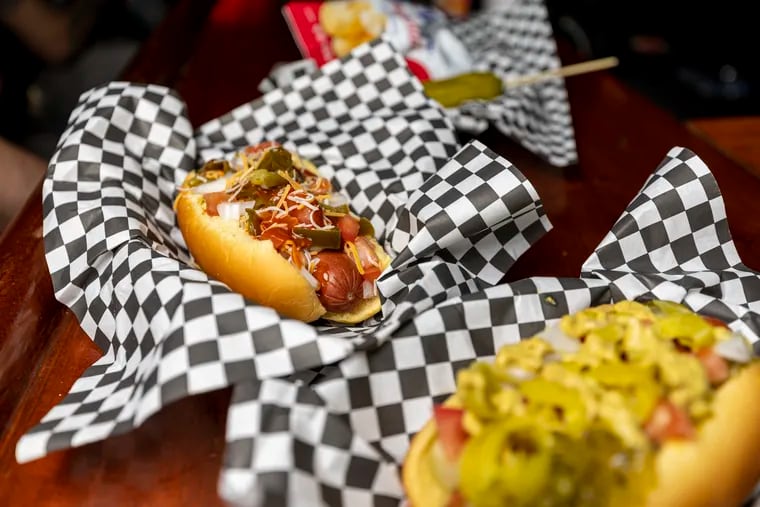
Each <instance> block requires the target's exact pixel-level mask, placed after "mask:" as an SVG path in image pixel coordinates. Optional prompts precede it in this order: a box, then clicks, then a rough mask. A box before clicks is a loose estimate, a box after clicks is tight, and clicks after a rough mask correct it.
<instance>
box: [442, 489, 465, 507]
mask: <svg viewBox="0 0 760 507" xmlns="http://www.w3.org/2000/svg"><path fill="white" fill-rule="evenodd" d="M465 505H466V503H465V500H464V496H462V493H460V492H459V490H458V489H455V490H454V491H452V492H451V496H450V497H449V503H447V504H446V507H464V506H465Z"/></svg>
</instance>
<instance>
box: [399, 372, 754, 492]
mask: <svg viewBox="0 0 760 507" xmlns="http://www.w3.org/2000/svg"><path fill="white" fill-rule="evenodd" d="M758 392H760V362H758V361H756V360H755V361H753V362H751V363H749V364H747V365H742V367H741V368H740V369H739V370H738V371H737V372H736V373H735V374H734V375H733V376H732V377H731V378H729V379H728V380H727V381H725V382H724V383H723V384H721V385H720V386H718V387H717V388H716V389H715V393H714V397H713V398H712V403H711V408H712V416H710V417H709V418H708V419H707V420H705V421H704V422H703V423H702V424H701V425H699V427H698V428H697V430H696V434H695V435H694V437H693V438H690V439H672V440H667V441H665V442H664V443H663V444H662V445H661V446H660V447H659V448H657V449H656V451H655V455H654V464H653V467H652V468H653V470H654V473H655V479H654V483H653V485H651V486H647V487H643V488H642V487H640V486H635V485H634V486H632V487H638V488H639V489H638V490H631V489H629V490H628V492H627V493H626V494H621V495H613V497H612V498H611V499H610V500H609V502H608V503H607V504H606V505H608V506H609V507H613V506H619V505H625V506H629V507H738V506H739V505H741V503H742V501H743V500H745V499H746V498H747V496H748V495H749V494H750V493H751V491H752V489H753V487H754V486H755V485H756V484H757V482H758V480H759V479H760V403H758V400H757V393H758ZM444 406H448V407H456V408H460V407H462V402H461V400H460V399H459V398H458V397H457V395H456V394H455V395H452V396H451V397H450V398H449V399H448V400H447V401H446V402H445V403H444ZM438 436H439V430H438V427H437V424H436V421H435V419H431V420H430V421H428V423H426V424H425V426H424V427H423V428H422V429H421V430H420V431H419V432H418V433H417V434H416V435H415V436H414V438H413V439H412V442H411V445H410V448H409V450H408V453H407V455H406V458H405V460H404V464H403V467H402V480H403V484H404V488H405V491H406V494H407V496H408V498H409V500H410V504H411V505H412V506H413V507H422V506H425V507H453V506H456V507H463V506H466V505H469V503H467V502H466V500H464V499H463V498H462V497H457V498H455V497H454V496H453V495H454V493H453V490H452V488H451V486H450V485H447V484H444V482H445V480H442V479H441V477H442V474H441V473H440V472H439V471H438V470H439V468H438V466H439V465H438V463H440V458H439V457H436V446H437V445H439V443H438ZM439 451H440V449H439ZM437 460H438V461H437ZM631 498H638V499H637V500H631ZM520 505H527V504H522V503H521V504H520ZM530 505H533V504H530ZM536 505H541V506H544V505H551V504H550V503H539V502H536ZM562 505H566V504H562ZM504 507H510V505H508V504H504Z"/></svg>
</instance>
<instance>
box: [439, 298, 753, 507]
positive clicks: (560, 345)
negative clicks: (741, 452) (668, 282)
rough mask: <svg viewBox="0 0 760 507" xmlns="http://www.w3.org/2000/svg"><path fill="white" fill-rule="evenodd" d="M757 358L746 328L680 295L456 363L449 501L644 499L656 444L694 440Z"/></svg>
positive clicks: (602, 310)
mask: <svg viewBox="0 0 760 507" xmlns="http://www.w3.org/2000/svg"><path fill="white" fill-rule="evenodd" d="M751 359H752V351H751V348H750V346H749V344H748V342H747V341H746V340H745V339H744V337H742V336H740V335H738V334H736V333H733V332H732V331H731V330H730V329H728V328H727V327H726V326H725V325H724V324H723V323H721V322H719V321H716V320H714V319H710V318H704V317H701V316H699V315H697V314H695V313H693V312H691V311H690V310H689V309H687V308H686V307H683V306H681V305H678V304H675V303H669V302H665V301H652V302H649V303H647V304H640V303H636V302H630V301H625V302H620V303H617V304H614V305H603V306H598V307H594V308H589V309H587V310H584V311H581V312H579V313H577V314H574V315H569V316H566V317H564V318H563V319H561V321H560V322H559V324H558V325H557V326H554V327H551V328H548V329H546V330H544V331H543V332H541V333H539V334H538V335H536V336H534V337H533V338H531V339H528V340H523V341H521V342H519V343H517V344H512V345H506V346H504V347H502V348H501V349H500V350H499V351H498V353H497V355H496V359H495V362H494V363H485V362H476V363H474V364H472V365H471V366H470V367H469V368H467V369H465V370H462V371H460V372H459V375H458V378H457V391H456V399H457V400H458V402H459V406H451V407H450V406H439V407H436V410H435V421H436V426H437V429H438V439H437V441H436V445H435V447H434V448H433V453H432V458H431V459H432V460H433V469H434V471H435V473H436V476H437V477H438V479H439V480H440V482H441V483H442V484H444V485H446V486H447V487H448V488H449V489H450V490H451V491H452V499H453V500H452V502H453V503H452V505H465V504H466V505H472V506H474V507H489V506H500V505H509V506H511V507H521V506H526V507H527V506H544V505H545V506H564V505H584V506H601V505H639V504H640V503H641V502H639V501H636V498H635V497H636V495H642V494H645V492H646V491H647V490H648V488H649V487H650V486H651V485H652V484H653V481H654V480H655V477H654V468H653V462H654V456H655V452H656V450H657V449H658V448H659V447H660V446H662V445H663V444H664V443H665V442H667V441H669V440H673V439H693V438H695V436H696V428H698V427H699V425H700V424H701V423H702V422H704V421H705V420H706V419H708V418H709V417H710V415H711V407H712V403H711V402H712V398H713V397H714V394H715V388H716V387H717V386H719V385H720V384H722V383H724V382H726V381H727V380H728V379H730V378H731V377H732V376H733V375H734V374H735V373H736V371H737V369H738V368H739V367H740V366H741V364H742V363H747V362H749V361H751Z"/></svg>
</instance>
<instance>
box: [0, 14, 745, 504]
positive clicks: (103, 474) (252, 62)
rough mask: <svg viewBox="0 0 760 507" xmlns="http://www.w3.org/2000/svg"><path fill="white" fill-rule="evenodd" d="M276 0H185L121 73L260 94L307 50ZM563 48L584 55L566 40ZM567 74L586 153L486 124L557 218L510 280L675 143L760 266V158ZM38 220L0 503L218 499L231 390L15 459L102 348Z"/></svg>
mask: <svg viewBox="0 0 760 507" xmlns="http://www.w3.org/2000/svg"><path fill="white" fill-rule="evenodd" d="M280 4H281V2H279V1H275V0H271V1H264V0H260V1H255V2H251V1H248V0H219V1H218V2H216V3H214V2H212V1H211V0H204V1H195V0H180V1H178V2H177V3H176V4H175V7H174V8H173V11H172V12H171V13H170V15H169V16H168V17H167V19H166V20H165V22H164V23H163V25H161V27H159V29H158V30H157V31H156V33H155V34H154V35H153V36H152V38H151V39H150V40H148V41H147V42H146V43H145V45H144V47H143V49H142V51H141V52H140V53H139V55H138V56H137V58H136V59H135V60H134V62H133V63H132V65H131V66H130V67H129V68H128V69H127V71H126V72H125V74H124V76H123V77H124V79H128V80H133V81H139V82H152V83H159V84H164V85H169V86H172V87H174V88H175V89H176V90H177V91H178V92H179V93H180V94H181V96H182V97H183V98H184V99H185V101H186V102H187V104H188V110H189V114H190V117H191V120H192V122H193V124H194V125H199V124H200V123H202V122H204V121H206V120H209V119H211V118H214V117H216V116H218V115H220V114H222V113H224V112H226V111H228V110H229V109H231V108H233V107H235V106H237V105H239V104H241V103H243V102H246V101H248V100H251V99H253V98H255V97H256V96H258V95H259V93H258V91H257V84H258V82H259V81H260V80H261V78H263V77H264V76H265V75H266V74H267V73H268V72H269V70H270V69H271V67H272V65H273V64H274V63H276V62H286V61H292V60H295V59H298V58H300V55H299V53H298V50H297V48H296V46H295V44H294V42H293V40H292V38H291V36H290V33H289V31H288V30H287V27H286V24H285V22H284V20H283V17H282V15H281V13H280ZM562 47H564V46H562ZM561 57H562V59H563V63H573V62H574V61H575V58H574V55H573V54H572V52H571V51H569V50H567V49H563V50H562V52H561ZM231 69H234V72H230V70H231ZM567 87H568V92H569V96H570V102H571V109H572V115H573V122H574V127H575V130H576V137H577V144H578V151H579V163H578V164H577V165H574V166H571V167H567V168H557V167H553V166H551V165H549V164H548V163H546V162H544V161H542V160H541V159H539V158H538V157H536V156H535V155H533V154H531V153H529V152H528V151H526V150H524V149H523V148H521V147H520V146H519V145H518V144H516V143H515V142H513V141H510V140H509V139H506V138H505V137H504V136H503V135H502V134H500V133H499V132H498V131H495V130H489V131H487V132H485V133H484V134H482V135H480V136H479V139H480V140H481V141H483V142H484V143H485V144H486V145H488V146H489V147H491V148H492V149H494V150H495V151H497V152H499V153H500V154H501V155H503V156H505V157H506V158H507V159H508V160H510V161H511V162H512V163H513V164H514V165H516V166H517V167H518V168H519V169H520V170H521V171H522V172H523V173H524V174H525V175H526V176H527V177H528V178H529V179H530V180H531V182H532V183H533V185H534V186H535V187H536V189H537V190H538V193H539V194H540V196H541V198H542V199H543V202H544V205H545V208H546V211H547V214H548V216H549V218H550V220H551V221H552V223H553V225H554V229H553V230H552V231H551V232H549V233H548V234H547V235H546V236H545V237H544V238H542V239H541V240H539V241H538V243H537V244H536V245H535V246H534V247H533V248H531V249H530V250H529V251H528V252H527V253H526V254H525V255H524V256H523V257H522V258H521V259H520V260H519V261H518V262H517V264H516V265H515V266H514V267H513V269H512V270H511V272H510V273H509V278H510V279H512V280H514V279H519V278H523V277H526V276H534V275H549V276H577V275H578V274H579V271H580V267H581V264H582V263H583V261H584V260H585V259H586V258H587V257H588V255H589V254H590V253H591V252H592V251H593V250H594V248H595V247H596V245H597V244H598V243H599V242H600V240H601V239H602V237H603V236H604V235H605V233H606V232H607V231H608V230H609V229H610V227H611V226H612V224H613V223H614V222H615V220H616V219H617V218H618V216H619V215H620V214H621V212H622V211H623V209H624V208H625V206H626V204H627V203H628V202H629V201H630V200H631V198H632V197H633V196H634V195H635V194H636V193H637V192H638V190H639V189H640V188H641V186H642V185H643V183H644V181H645V180H646V178H647V177H648V176H649V174H650V173H651V172H652V171H653V170H654V169H655V168H656V166H657V165H658V164H659V162H660V161H661V160H662V159H663V157H664V156H665V154H666V153H667V151H668V150H669V149H670V148H671V147H673V146H684V147H687V148H689V149H691V150H692V151H694V152H696V153H697V155H699V156H700V157H701V158H702V159H703V160H704V161H705V162H706V163H707V165H708V166H709V167H710V169H711V170H712V171H713V173H714V174H715V176H716V178H717V180H718V184H719V185H720V188H721V190H722V191H723V194H724V197H725V200H726V207H727V213H728V221H729V225H730V229H731V232H732V234H733V236H734V239H735V242H736V246H737V248H738V251H739V254H740V256H741V257H742V258H743V259H744V261H745V263H746V264H747V265H749V266H750V267H755V268H758V267H760V262H758V258H759V256H760V221H759V220H757V218H756V217H757V216H759V215H760V199H758V196H760V179H758V174H760V173H758V172H753V171H751V170H750V169H748V167H749V166H750V165H751V164H753V163H754V164H758V161H757V160H754V161H750V162H749V163H745V162H746V161H743V160H738V159H736V157H732V156H730V153H729V154H728V156H727V154H726V153H727V152H725V150H723V149H720V144H719V143H718V147H716V143H715V142H714V141H715V136H719V135H720V132H723V131H726V132H731V127H726V126H725V125H724V126H723V130H721V129H718V130H719V131H717V133H716V131H713V132H712V133H713V137H710V136H705V135H702V134H704V133H702V134H701V135H697V130H694V129H691V130H690V129H689V128H687V127H686V126H685V125H683V124H682V123H681V122H679V121H678V120H677V119H676V118H675V117H673V116H671V115H670V114H669V113H668V112H666V111H664V110H662V109H660V108H659V107H657V106H656V105H655V104H654V103H652V102H651V101H649V100H648V99H646V98H645V97H643V96H641V95H639V94H637V93H635V92H634V91H633V90H632V89H630V88H629V87H627V86H625V85H624V84H623V83H621V82H620V81H619V80H617V79H616V78H615V77H614V76H613V75H612V74H610V73H609V72H599V73H593V74H588V75H583V76H577V77H574V78H571V79H569V80H568V81H567ZM756 139H757V138H755V141H754V143H755V144H754V145H756V143H757V141H756ZM755 153H757V152H755ZM744 156H745V157H746V156H747V155H744ZM749 156H750V158H751V156H752V155H751V152H750V155H749ZM758 166H759V167H760V164H758ZM41 230H42V206H41V194H40V188H37V190H36V191H35V193H34V195H33V196H32V198H31V199H30V200H29V202H28V203H27V205H26V206H25V208H24V209H23V210H22V212H21V213H20V214H19V215H18V217H17V218H16V220H15V221H14V222H13V223H12V224H11V225H10V226H9V227H8V228H7V230H6V232H5V233H4V235H3V236H2V237H1V238H0V436H1V438H0V505H23V506H26V505H35V506H38V505H56V506H73V505H76V506H100V505H108V506H111V505H118V506H129V505H161V506H166V507H170V506H175V505H176V506H180V505H182V506H188V505H202V506H214V505H221V504H222V502H221V500H220V499H219V498H218V496H217V492H216V486H217V479H218V473H219V470H220V466H221V461H222V453H223V450H224V426H225V417H226V406H227V404H228V402H229V396H230V394H229V391H228V390H224V391H219V392H214V393H208V394H205V395H200V396H195V397H192V398H187V399H184V400H182V401H180V402H177V403H174V404H172V405H170V406H169V407H166V408H165V409H164V410H162V411H161V412H160V413H158V414H156V415H155V416H153V417H151V418H150V419H149V420H148V421H147V422H145V423H144V424H143V425H142V426H141V427H140V428H138V429H136V430H134V431H132V432H130V433H128V434H125V435H121V436H117V437H114V438H110V439H108V440H106V441H103V442H98V443H94V444H89V445H86V446H84V447H81V448H76V449H70V450H66V451H62V452H56V453H53V454H51V455H49V456H47V457H45V458H42V459H39V460H36V461H33V462H30V463H26V464H23V465H19V464H17V463H16V460H15V456H14V452H15V446H16V442H17V441H18V439H19V438H20V437H21V435H22V434H23V433H24V432H25V431H27V430H28V429H29V428H30V427H31V426H33V425H34V424H36V423H37V422H38V421H39V420H40V418H41V417H42V416H43V415H44V414H45V413H46V412H47V411H48V410H50V409H51V408H52V407H53V406H54V405H55V404H56V403H57V402H58V401H59V400H60V399H61V398H62V397H63V396H64V395H65V393H66V392H67V391H68V389H69V387H70V386H71V384H72V383H73V382H74V381H75V380H76V378H77V377H78V376H79V375H80V374H81V373H82V372H83V371H84V370H85V368H86V367H87V366H89V365H90V364H91V363H92V362H94V361H95V360H97V359H98V358H99V357H100V354H101V352H100V350H99V349H98V348H97V347H96V346H95V345H94V344H93V343H92V341H91V340H90V339H89V338H88V337H87V336H86V335H85V334H84V333H83V332H82V330H81V329H80V327H79V325H78V322H77V320H76V319H75V318H74V316H73V314H72V313H71V312H70V311H68V309H66V308H65V307H63V306H62V305H61V304H60V303H58V302H57V301H56V300H55V298H54V296H53V292H52V286H51V282H50V277H49V274H48V271H47V267H46V265H45V261H44V251H43V245H42V240H41Z"/></svg>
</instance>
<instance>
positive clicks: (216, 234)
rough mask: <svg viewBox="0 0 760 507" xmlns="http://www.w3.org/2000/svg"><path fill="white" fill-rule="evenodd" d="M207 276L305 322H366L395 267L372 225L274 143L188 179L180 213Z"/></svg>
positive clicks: (305, 165) (250, 149)
mask: <svg viewBox="0 0 760 507" xmlns="http://www.w3.org/2000/svg"><path fill="white" fill-rule="evenodd" d="M174 207H175V210H176V213H177V223H178V225H179V228H180V230H181V231H182V235H183V237H184V239H185V242H186V243H187V247H188V249H189V251H190V253H191V254H192V256H193V258H194V259H195V261H196V262H197V263H198V265H199V266H200V267H201V269H203V270H204V271H205V272H206V273H208V274H209V275H211V276H212V277H214V278H216V279H218V280H220V281H222V282H224V283H226V284H227V285H228V286H229V287H230V288H231V289H233V290H235V291H237V292H239V293H241V294H242V295H243V296H245V297H247V298H249V299H251V300H252V301H255V302H257V303H259V304H262V305H266V306H270V307H272V308H274V309H275V310H277V311H278V312H279V313H281V314H282V315H284V316H286V317H290V318H294V319H298V320H301V321H304V322H312V321H314V320H317V319H319V318H325V319H328V320H331V321H333V322H338V323H346V324H353V323H358V322H362V321H364V320H366V319H368V318H369V317H371V316H373V315H375V314H376V313H378V312H379V311H380V298H379V296H378V294H377V288H376V285H375V281H376V280H377V278H378V277H379V275H380V274H381V273H382V271H383V270H384V269H385V268H386V267H387V266H388V265H389V264H390V258H389V257H388V255H387V254H386V253H385V251H384V250H383V248H382V247H381V246H380V245H379V244H378V242H377V241H376V239H375V237H374V229H373V227H372V224H371V223H370V221H369V220H367V219H366V218H363V217H358V216H356V215H355V214H354V213H352V212H351V210H350V208H349V205H348V199H347V198H345V197H344V196H343V195H341V194H339V193H336V192H334V191H333V188H332V185H331V184H330V181H329V180H327V179H326V178H324V177H322V176H320V175H319V173H318V171H317V170H316V168H315V167H314V165H313V164H312V163H310V162H309V161H307V160H303V159H301V158H300V157H298V155H297V154H295V153H291V152H289V151H288V150H286V149H285V148H284V147H282V146H281V145H279V144H277V143H273V142H266V143H261V144H258V145H256V146H249V147H248V148H246V149H245V150H243V151H241V152H239V153H237V154H236V156H235V157H234V158H233V159H232V161H231V162H230V161H227V160H212V161H209V162H207V163H206V164H205V165H204V166H203V167H201V168H200V169H199V170H197V171H192V172H191V173H190V174H188V175H187V177H186V178H185V181H184V182H183V184H182V186H181V188H180V192H179V194H178V196H177V198H176V200H175V204H174Z"/></svg>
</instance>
